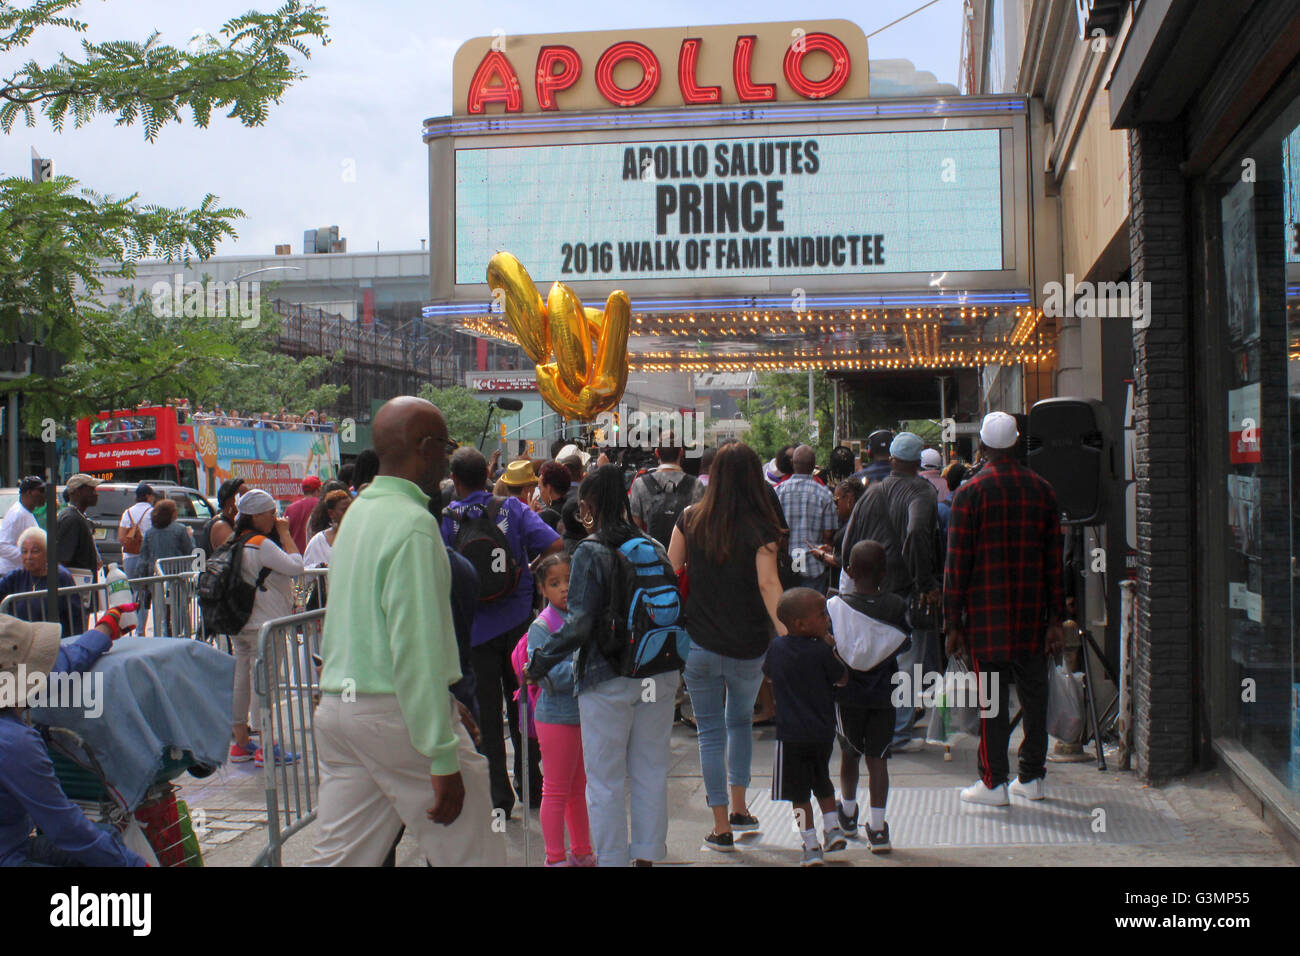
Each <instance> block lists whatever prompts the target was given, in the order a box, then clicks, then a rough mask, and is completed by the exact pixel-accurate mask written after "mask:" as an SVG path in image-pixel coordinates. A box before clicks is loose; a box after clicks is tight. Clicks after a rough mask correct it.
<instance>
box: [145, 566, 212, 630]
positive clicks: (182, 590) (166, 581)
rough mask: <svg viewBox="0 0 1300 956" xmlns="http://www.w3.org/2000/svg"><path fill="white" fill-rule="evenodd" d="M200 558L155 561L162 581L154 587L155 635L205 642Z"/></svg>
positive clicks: (156, 569)
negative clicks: (199, 586)
mask: <svg viewBox="0 0 1300 956" xmlns="http://www.w3.org/2000/svg"><path fill="white" fill-rule="evenodd" d="M197 561H198V559H197V558H196V557H195V556H194V555H192V554H183V555H181V556H179V557H175V558H159V559H158V560H157V561H155V562H154V568H155V571H156V572H157V575H158V576H159V577H161V579H162V580H160V581H157V582H156V583H155V584H154V586H153V623H154V634H159V633H160V631H159V628H160V627H161V634H162V635H164V636H166V637H188V638H193V639H197V640H203V639H204V635H203V615H202V614H201V613H199V595H198V578H199V567H198V563H197Z"/></svg>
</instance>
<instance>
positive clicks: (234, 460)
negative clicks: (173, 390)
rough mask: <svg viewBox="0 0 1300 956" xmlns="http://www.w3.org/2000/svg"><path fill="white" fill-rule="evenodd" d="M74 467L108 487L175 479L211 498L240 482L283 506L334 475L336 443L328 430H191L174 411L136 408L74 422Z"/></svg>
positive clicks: (204, 427) (203, 427)
mask: <svg viewBox="0 0 1300 956" xmlns="http://www.w3.org/2000/svg"><path fill="white" fill-rule="evenodd" d="M77 462H78V467H79V468H80V469H81V471H83V472H85V473H86V474H88V475H92V476H93V477H95V478H102V479H104V480H105V481H126V482H130V481H150V480H159V481H174V482H176V483H178V484H181V485H186V486H188V487H191V488H197V489H198V490H199V491H201V492H203V493H204V494H206V495H208V496H209V497H215V495H216V493H217V487H218V486H219V485H220V484H221V483H222V482H223V481H225V480H226V479H227V478H233V477H236V476H238V477H240V478H243V479H244V480H245V481H247V482H248V484H249V485H250V486H253V487H257V488H261V489H262V490H264V491H266V492H268V493H269V494H271V495H272V496H273V497H274V498H276V499H277V500H279V501H285V502H288V501H293V500H294V499H296V498H297V497H299V496H300V495H301V494H302V480H303V479H304V478H305V477H307V476H308V475H316V476H317V477H319V478H320V479H321V480H322V481H325V480H327V479H329V478H333V477H336V476H337V475H338V470H339V438H338V435H337V434H334V433H332V432H315V431H311V432H309V431H277V430H276V429H274V428H235V427H230V426H213V425H209V424H193V423H190V422H188V420H187V416H186V414H185V412H184V411H179V410H177V409H175V408H169V407H154V408H137V409H131V410H126V411H117V412H112V413H109V412H101V413H100V414H99V415H98V416H96V417H94V418H83V419H81V420H80V421H78V422H77Z"/></svg>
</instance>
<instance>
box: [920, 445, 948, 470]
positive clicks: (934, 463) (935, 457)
mask: <svg viewBox="0 0 1300 956" xmlns="http://www.w3.org/2000/svg"><path fill="white" fill-rule="evenodd" d="M942 465H943V458H942V456H940V454H939V452H938V451H937V450H936V449H934V448H925V449H922V451H921V467H922V468H939V467H941V466H942Z"/></svg>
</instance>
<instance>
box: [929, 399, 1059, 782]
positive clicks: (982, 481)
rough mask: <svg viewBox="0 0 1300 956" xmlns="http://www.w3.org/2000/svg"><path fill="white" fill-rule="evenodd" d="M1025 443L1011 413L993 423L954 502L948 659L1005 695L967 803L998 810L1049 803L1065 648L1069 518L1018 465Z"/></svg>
mask: <svg viewBox="0 0 1300 956" xmlns="http://www.w3.org/2000/svg"><path fill="white" fill-rule="evenodd" d="M1019 437H1020V436H1019V432H1018V431H1017V429H1016V420H1015V419H1014V418H1013V417H1011V416H1010V415H1008V414H1007V413H1006V412H991V413H990V414H988V415H986V416H985V418H984V422H983V425H982V426H981V428H980V445H981V447H982V448H983V451H984V456H985V458H986V460H987V464H985V465H984V467H983V468H982V469H981V470H980V472H979V474H977V475H976V476H975V477H974V478H972V479H971V480H970V481H968V482H966V484H964V485H962V486H961V487H960V488H959V489H957V493H956V495H955V496H954V497H953V499H952V513H951V515H950V516H949V518H948V560H947V564H946V566H945V568H944V582H943V604H944V616H945V620H946V621H947V632H948V640H947V650H948V653H949V655H954V654H956V655H959V656H963V657H966V658H968V659H969V660H970V661H971V662H972V663H973V665H974V668H975V673H976V675H977V686H980V687H983V686H985V684H984V678H983V677H982V675H983V673H985V672H988V673H989V674H990V675H991V676H990V678H989V683H990V686H991V687H992V692H993V693H996V694H997V695H998V709H997V711H996V716H986V715H985V714H984V713H981V716H980V746H979V769H980V779H979V780H977V781H976V782H975V783H974V784H972V785H971V786H969V787H967V788H966V789H964V790H962V792H961V798H962V800H965V801H967V802H968V803H982V804H987V805H991V806H998V807H1003V806H1006V805H1007V804H1009V803H1010V802H1011V801H1010V796H1011V795H1017V796H1022V797H1025V798H1027V799H1030V800H1041V799H1043V797H1044V795H1045V794H1044V792H1043V778H1044V777H1046V776H1047V673H1048V670H1047V668H1048V655H1051V654H1059V653H1060V651H1061V647H1062V643H1063V640H1062V634H1061V621H1062V620H1063V618H1064V614H1063V610H1064V595H1063V588H1062V577H1061V519H1060V510H1059V509H1058V507H1057V504H1056V495H1055V494H1054V493H1053V491H1052V486H1051V485H1049V484H1048V483H1047V482H1046V481H1045V480H1044V479H1043V478H1042V477H1040V476H1039V475H1037V474H1035V473H1034V472H1032V471H1030V470H1029V469H1028V468H1026V467H1025V466H1024V465H1022V464H1020V463H1019V462H1018V461H1016V457H1015V447H1016V441H1017V439H1018V438H1019ZM1012 677H1014V678H1015V682H1016V691H1017V693H1018V695H1019V697H1020V706H1021V712H1022V713H1023V714H1024V725H1025V739H1024V742H1023V743H1022V744H1021V745H1020V776H1019V779H1017V780H1014V781H1012V783H1011V786H1010V788H1008V786H1007V778H1008V775H1009V771H1008V765H1007V742H1008V738H1009V737H1010V724H1009V721H1008V719H1007V708H1008V693H1009V689H1010V679H1011V678H1012ZM981 703H983V702H981ZM988 703H989V704H992V701H989V702H988Z"/></svg>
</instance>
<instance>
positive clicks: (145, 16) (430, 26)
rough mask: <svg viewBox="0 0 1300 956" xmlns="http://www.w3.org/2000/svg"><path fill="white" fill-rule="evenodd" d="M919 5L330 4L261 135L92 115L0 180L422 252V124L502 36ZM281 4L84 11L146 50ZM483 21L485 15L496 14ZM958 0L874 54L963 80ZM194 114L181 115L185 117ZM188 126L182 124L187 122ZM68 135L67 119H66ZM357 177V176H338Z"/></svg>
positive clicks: (58, 43)
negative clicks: (300, 74) (481, 42)
mask: <svg viewBox="0 0 1300 956" xmlns="http://www.w3.org/2000/svg"><path fill="white" fill-rule="evenodd" d="M924 2H925V0H862V2H857V3H850V2H846V0H838V2H836V0H801V2H798V3H789V2H786V3H775V2H772V0H746V2H744V3H737V2H734V0H732V2H729V3H727V2H724V3H721V4H716V5H714V7H713V13H712V14H711V15H710V16H709V17H708V18H707V20H704V21H702V20H701V6H700V4H699V2H698V0H688V2H681V0H655V2H653V3H644V4H613V3H592V2H590V0H583V2H577V0H566V2H546V3H536V2H533V3H519V2H498V3H495V4H492V5H489V4H486V3H483V2H471V3H466V2H456V3H447V2H445V0H432V2H430V0H423V2H419V0H332V2H326V3H324V4H323V5H324V6H325V8H326V10H327V13H328V16H329V20H330V28H329V36H330V44H329V46H327V47H323V48H322V47H320V46H319V45H317V46H314V47H313V48H312V55H311V59H310V60H308V61H305V62H302V61H300V62H299V65H300V67H301V68H302V69H304V70H305V71H306V73H307V78H306V79H305V80H303V81H302V82H300V83H299V84H298V85H296V86H294V87H293V88H292V89H290V90H289V92H288V93H287V94H286V96H285V97H284V99H283V100H282V102H281V103H280V104H279V106H273V107H272V108H271V113H270V116H269V118H268V121H267V123H266V125H265V126H262V127H260V128H256V129H246V128H244V127H243V126H241V125H239V123H237V122H235V121H233V120H228V119H225V118H224V116H222V115H221V114H218V113H216V112H214V114H213V119H212V122H211V123H210V124H209V126H208V128H207V129H206V130H201V129H197V128H195V127H194V126H193V125H192V124H191V123H189V122H186V123H185V124H183V125H177V124H174V123H173V124H172V125H170V126H168V127H166V128H165V129H164V130H163V131H162V132H161V133H160V134H159V136H158V138H157V139H156V140H155V141H154V142H153V143H148V142H146V141H145V139H144V134H143V131H142V129H141V127H140V126H139V125H138V124H137V125H135V126H131V127H114V125H113V122H112V120H110V119H102V120H97V121H96V122H95V123H93V124H92V125H90V126H86V127H83V128H81V129H80V130H71V129H69V130H67V131H65V132H64V133H62V134H57V133H55V132H54V131H53V130H52V129H51V128H50V126H49V124H48V123H46V122H45V121H44V120H43V119H40V118H38V120H37V125H36V126H35V127H33V128H27V127H25V126H23V125H21V120H20V121H19V124H18V125H15V127H14V129H13V131H12V132H11V133H10V134H9V135H8V136H4V135H0V173H2V174H3V175H20V176H27V175H30V171H31V163H30V158H31V148H32V147H36V149H37V150H38V152H40V153H41V154H42V155H44V156H48V157H52V158H53V159H54V164H55V172H56V173H57V174H60V175H68V176H74V177H76V178H77V179H79V180H81V181H82V183H83V184H85V185H86V186H88V187H91V188H93V189H95V190H97V191H99V192H104V193H108V194H111V195H115V196H123V195H129V194H131V193H139V201H140V202H143V203H159V204H162V205H166V206H193V205H197V204H198V202H199V201H200V200H201V199H202V197H203V196H204V194H206V193H209V192H211V193H214V194H216V195H217V196H218V197H220V199H221V200H222V203H223V204H225V205H232V206H237V207H239V208H240V209H242V210H243V211H244V212H245V214H246V215H247V218H246V219H244V220H243V221H242V222H241V223H240V224H239V225H238V226H237V228H238V231H239V238H238V240H236V241H234V242H226V243H225V244H223V245H222V247H221V248H220V249H219V254H223V255H269V254H271V253H272V252H274V247H275V245H276V243H284V242H287V243H290V244H292V247H293V251H294V252H295V253H297V252H300V251H301V249H302V234H303V230H304V229H308V228H315V227H316V226H322V225H326V224H337V225H338V226H339V228H340V233H341V235H343V236H344V237H346V238H347V240H348V251H349V252H363V251H367V250H372V249H374V248H375V247H376V243H378V246H379V248H380V249H383V250H397V249H418V248H420V240H421V239H424V238H427V236H428V213H427V203H428V178H427V160H426V153H425V147H424V144H423V143H422V142H421V140H420V129H421V123H422V122H423V120H424V119H425V118H427V117H430V116H445V115H448V114H450V113H451V62H452V56H453V55H454V53H455V51H456V49H457V48H458V47H459V46H460V45H461V44H462V43H463V42H464V41H465V40H468V39H470V38H471V37H475V36H489V35H491V34H492V33H493V31H494V30H495V29H502V30H504V31H505V32H506V33H507V34H527V33H558V32H569V31H582V30H613V29H635V28H649V27H669V26H679V25H682V24H698V23H701V22H706V23H718V24H727V23H753V22H762V21H783V20H796V19H801V18H802V19H830V18H843V19H847V20H851V21H853V22H855V23H857V24H858V25H859V26H861V27H862V29H863V31H864V32H865V33H867V34H870V33H872V32H873V31H875V30H878V29H880V28H881V27H883V26H885V25H886V24H888V23H889V22H890V21H892V20H894V19H896V18H898V17H900V16H903V15H904V14H906V13H907V12H909V11H911V10H914V9H916V8H917V7H919V6H921V5H922V4H923V3H924ZM278 5H279V0H260V2H259V0H234V2H231V0H203V2H193V0H87V2H85V3H84V4H83V6H82V7H81V9H80V11H79V13H77V14H76V15H78V16H79V17H80V18H81V19H82V20H84V21H86V22H87V23H89V24H90V31H89V34H88V35H89V37H90V38H91V39H93V40H95V41H104V40H112V39H119V40H120V39H131V40H136V41H143V40H144V39H145V38H146V37H147V36H148V35H149V33H150V32H151V31H153V30H157V31H159V32H160V33H161V34H162V36H163V39H164V40H165V41H167V42H171V43H173V44H175V45H178V46H183V45H185V44H186V43H187V42H188V40H189V38H190V37H191V36H193V35H195V34H199V33H217V32H218V31H219V29H220V26H221V24H222V23H223V22H224V21H225V20H226V19H228V18H230V17H232V16H236V15H238V14H240V13H242V12H245V11H247V10H249V9H259V10H262V11H270V10H273V9H275V8H276V7H277V6H278ZM489 11H490V12H489ZM961 11H962V3H961V0H939V2H937V3H935V4H934V5H933V6H931V7H929V8H928V9H926V10H923V11H922V12H920V13H918V14H917V15H916V16H914V17H911V18H910V19H908V20H905V21H904V22H903V23H900V24H898V25H897V26H893V27H891V28H890V29H888V30H886V31H885V32H883V33H881V34H880V35H879V36H877V37H873V38H871V39H870V40H869V41H868V43H869V46H870V56H871V58H872V59H907V60H911V61H912V62H913V63H914V64H915V65H916V66H917V68H918V69H921V70H928V71H929V72H931V73H933V74H935V76H936V78H937V79H938V80H939V81H940V82H945V83H952V84H954V85H956V83H957V70H958V63H959V59H960V39H961V16H962V13H961ZM78 42H79V41H78V36H77V34H74V33H72V32H71V31H68V30H62V29H47V30H45V31H43V32H41V33H39V34H38V37H37V40H36V41H35V42H34V43H32V44H31V45H29V46H28V47H26V48H25V49H23V50H19V51H17V53H11V54H9V55H7V56H6V57H5V61H4V62H3V64H0V65H2V66H3V68H4V70H5V72H6V74H8V73H10V72H12V70H13V69H14V68H15V67H16V65H17V64H19V63H22V62H26V61H27V60H29V59H34V60H36V62H37V63H39V64H41V65H43V66H44V65H48V64H49V63H50V61H51V60H53V59H54V58H55V57H56V56H57V54H58V52H60V51H63V50H66V51H68V52H70V53H79V48H78ZM183 115H185V114H183ZM187 119H188V117H187ZM69 125H70V124H69ZM348 170H355V178H354V181H349V177H348V176H346V175H345V172H346V171H348Z"/></svg>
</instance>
